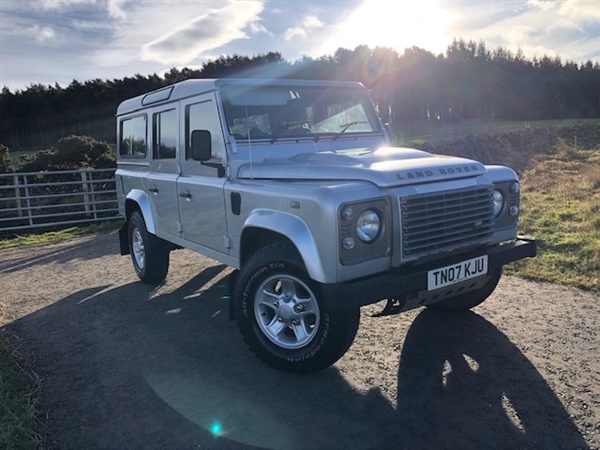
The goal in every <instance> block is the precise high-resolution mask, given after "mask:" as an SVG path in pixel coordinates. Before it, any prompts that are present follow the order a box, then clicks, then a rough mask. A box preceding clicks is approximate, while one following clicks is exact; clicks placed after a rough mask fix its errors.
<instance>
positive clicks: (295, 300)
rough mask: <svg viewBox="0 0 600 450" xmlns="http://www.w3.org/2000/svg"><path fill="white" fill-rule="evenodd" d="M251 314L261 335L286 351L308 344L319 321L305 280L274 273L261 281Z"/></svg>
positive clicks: (317, 309)
mask: <svg viewBox="0 0 600 450" xmlns="http://www.w3.org/2000/svg"><path fill="white" fill-rule="evenodd" d="M254 316H255V317H256V321H257V322H258V326H259V327H260V330H261V331H262V332H263V333H264V335H265V336H267V338H269V340H270V341H271V342H273V343H274V344H275V345H277V346H279V347H282V348H285V349H288V350H293V349H298V348H301V347H304V346H306V345H307V344H308V343H310V342H311V341H312V340H313V339H314V337H315V336H316V334H317V330H318V329H319V323H320V321H321V314H320V311H319V303H318V302H317V298H316V297H315V295H314V294H313V292H312V291H311V290H310V288H309V287H308V286H307V285H306V284H305V283H304V282H302V281H301V280H299V279H298V278H296V277H293V276H291V275H273V276H271V277H269V278H267V279H266V280H265V281H263V282H262V283H261V285H260V286H259V287H258V290H257V293H256V299H255V302H254Z"/></svg>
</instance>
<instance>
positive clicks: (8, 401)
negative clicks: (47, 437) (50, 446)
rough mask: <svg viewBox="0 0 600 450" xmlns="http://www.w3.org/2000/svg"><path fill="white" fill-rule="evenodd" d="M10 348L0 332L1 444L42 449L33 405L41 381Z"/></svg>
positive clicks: (13, 449)
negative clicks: (27, 370)
mask: <svg viewBox="0 0 600 450" xmlns="http://www.w3.org/2000/svg"><path fill="white" fill-rule="evenodd" d="M7 348H8V347H7V345H6V342H5V341H4V338H3V336H2V335H1V334H0V448H2V449H5V450H20V449H39V448H41V447H42V438H41V436H40V435H39V434H38V433H37V419H36V411H35V406H34V405H35V401H34V398H35V392H36V390H37V387H38V383H37V380H34V379H32V378H31V377H29V376H28V375H27V373H26V372H25V371H24V370H22V369H21V367H20V366H19V365H18V364H17V358H16V357H15V356H14V355H12V354H9V352H8V349H7Z"/></svg>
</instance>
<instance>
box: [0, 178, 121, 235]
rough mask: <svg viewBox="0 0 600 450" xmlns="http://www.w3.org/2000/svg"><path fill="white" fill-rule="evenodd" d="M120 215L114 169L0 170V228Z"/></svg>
mask: <svg viewBox="0 0 600 450" xmlns="http://www.w3.org/2000/svg"><path fill="white" fill-rule="evenodd" d="M120 218H121V217H120V216H119V209H118V206H117V191H116V186H115V169H90V170H86V169H82V170H62V171H56V172H30V173H9V174H0V232H14V231H19V230H28V229H43V228H53V227H58V226H64V225H77V224H83V223H91V222H100V221H108V220H117V219H120Z"/></svg>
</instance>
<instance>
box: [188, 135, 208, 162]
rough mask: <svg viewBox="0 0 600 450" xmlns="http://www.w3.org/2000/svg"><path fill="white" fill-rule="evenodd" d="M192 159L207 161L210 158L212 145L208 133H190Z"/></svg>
mask: <svg viewBox="0 0 600 450" xmlns="http://www.w3.org/2000/svg"><path fill="white" fill-rule="evenodd" d="M191 156H192V159H193V160H195V161H208V160H209V159H211V158H212V144H211V136H210V131H208V130H194V131H192V155H191Z"/></svg>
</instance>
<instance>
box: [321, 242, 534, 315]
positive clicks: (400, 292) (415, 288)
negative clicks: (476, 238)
mask: <svg viewBox="0 0 600 450" xmlns="http://www.w3.org/2000/svg"><path fill="white" fill-rule="evenodd" d="M485 254H487V255H488V273H492V272H493V271H494V269H498V268H500V267H502V266H503V265H505V264H509V263H511V262H514V261H518V260H519V259H523V258H530V257H533V256H535V255H536V254H537V246H536V242H535V239H533V238H520V239H518V240H516V241H514V242H511V243H510V244H505V245H499V246H497V247H492V248H490V249H487V250H486V251H481V250H480V251H476V252H471V253H468V254H463V255H460V256H455V257H452V258H445V259H443V260H438V261H434V262H431V263H428V264H422V265H418V266H414V267H410V268H408V269H406V268H398V269H395V270H391V271H389V272H385V273H382V274H377V275H374V276H371V277H367V278H361V279H359V280H353V281H348V282H344V283H332V284H324V285H323V286H322V291H321V294H322V298H323V302H324V306H325V308H327V309H335V310H340V309H344V310H347V309H353V308H360V307H361V306H365V305H369V304H371V303H376V302H378V301H380V300H384V299H388V298H398V297H411V296H412V297H414V298H422V299H423V301H420V302H419V303H418V304H415V305H414V306H419V305H420V304H427V296H426V295H423V293H426V292H427V272H428V271H430V270H433V269H436V268H439V267H444V266H447V265H449V264H454V263H457V262H459V261H462V260H466V259H470V258H474V257H477V256H481V255H485ZM480 278H483V279H484V280H485V279H486V277H480Z"/></svg>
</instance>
